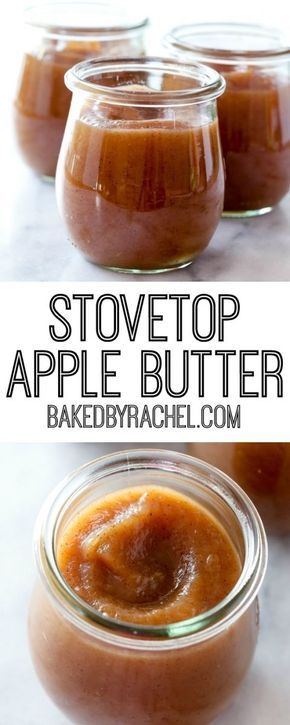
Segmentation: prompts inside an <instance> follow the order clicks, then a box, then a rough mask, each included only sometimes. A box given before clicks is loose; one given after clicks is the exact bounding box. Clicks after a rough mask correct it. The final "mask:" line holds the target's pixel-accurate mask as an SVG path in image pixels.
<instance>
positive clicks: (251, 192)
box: [165, 23, 290, 217]
mask: <svg viewBox="0 0 290 725" xmlns="http://www.w3.org/2000/svg"><path fill="white" fill-rule="evenodd" d="M165 45H166V47H167V48H169V49H170V51H171V52H172V54H173V55H174V56H177V57H178V58H179V59H180V60H186V61H187V62H188V61H189V60H190V58H191V59H192V62H196V61H199V62H203V63H207V64H208V65H210V66H211V67H212V68H215V69H216V70H218V71H219V73H221V74H222V75H223V77H224V78H225V80H226V91H225V93H224V95H223V96H222V97H221V98H220V99H219V101H218V117H219V124H220V134H221V142H222V150H223V154H224V159H225V168H226V184H225V202H224V216H232V217H235V216H237V217H243V216H257V215H260V214H265V213H267V212H269V211H271V209H272V208H273V207H274V206H275V205H276V204H278V202H279V201H281V199H283V197H284V196H285V195H286V194H287V192H288V191H289V188H290V48H289V47H285V46H284V45H283V43H282V39H281V34H279V32H278V31H275V30H272V29H267V28H264V27H260V26H256V25H248V24H236V23H230V24H222V23H213V24H212V23H210V24H207V23H206V24H198V25H184V26H180V27H177V28H175V29H174V30H173V31H172V32H171V33H170V34H169V35H168V36H167V37H166V38H165Z"/></svg>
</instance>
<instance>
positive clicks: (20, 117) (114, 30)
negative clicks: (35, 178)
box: [14, 1, 148, 179]
mask: <svg viewBox="0 0 290 725" xmlns="http://www.w3.org/2000/svg"><path fill="white" fill-rule="evenodd" d="M147 24H148V21H147V19H146V18H144V17H143V16H141V13H138V11H137V10H136V11H135V10H133V11H131V12H128V7H127V9H126V6H123V5H122V4H121V5H119V4H117V3H114V2H110V1H109V2H69V1H67V2H51V3H47V4H44V5H39V6H35V7H32V8H29V9H27V10H26V12H25V36H24V37H25V41H24V46H25V47H24V59H23V64H22V68H21V72H20V77H19V83H18V89H17V93H16V99H15V104H14V113H15V131H16V138H17V142H18V146H19V149H20V152H21V154H22V156H23V158H24V160H25V161H26V163H27V164H28V165H29V166H30V167H31V168H32V169H33V170H34V171H35V172H36V173H37V174H39V175H40V176H43V177H46V178H48V179H49V178H53V177H54V176H55V171H56V164H57V159H58V154H59V150H60V146H61V142H62V137H63V133H64V129H65V124H66V119H67V116H68V112H69V107H70V101H71V94H70V92H69V90H68V89H67V88H66V86H65V83H64V75H65V72H66V71H67V70H68V69H69V68H70V67H71V66H73V65H74V64H75V63H78V62H79V61H81V60H84V59H85V58H92V57H100V56H102V57H109V56H111V55H114V56H117V57H124V56H128V55H134V56H138V55H142V54H144V52H145V29H146V26H147Z"/></svg>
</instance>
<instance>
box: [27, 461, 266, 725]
mask: <svg viewBox="0 0 290 725" xmlns="http://www.w3.org/2000/svg"><path fill="white" fill-rule="evenodd" d="M35 551H36V559H37V564H38V570H39V574H40V578H39V581H38V584H37V586H36V588H35V592H34V594H33V597H32V602H31V607H30V614H29V636H30V644H31V651H32V656H33V661H34V664H35V667H36V670H37V673H38V675H39V677H40V680H41V682H42V683H43V685H44V687H45V689H46V690H47V692H48V693H49V695H50V696H51V697H52V699H53V700H54V702H55V703H56V704H57V705H58V706H59V707H60V708H61V710H63V712H64V713H65V714H66V716H68V717H69V718H70V719H71V720H72V722H76V723H79V725H116V724H117V723H118V725H148V724H149V723H150V725H164V723H167V725H177V723H178V725H208V723H209V722H210V721H211V720H212V719H213V718H215V717H216V716H217V715H218V713H219V712H220V711H222V709H223V708H224V707H225V706H226V705H227V703H228V702H229V701H230V700H231V698H232V697H233V694H234V692H235V691H236V689H237V688H238V686H239V685H240V683H241V681H242V679H243V678H244V676H245V674H246V672H247V670H248V668H249V665H250V663H251V660H252V656H253V653H254V650H255V646H256V639H257V632H258V608H257V594H258V590H259V588H260V585H261V582H262V580H263V576H264V572H265V566H266V558H267V555H266V551H267V547H266V541H265V535H264V531H263V527H262V525H261V522H260V519H259V518H258V517H257V514H256V511H255V509H254V507H253V505H252V504H251V502H250V501H249V500H248V498H247V497H246V496H245V495H244V494H243V492H242V491H240V490H239V489H238V487H236V486H235V485H234V484H232V483H231V482H229V481H228V480H227V478H226V477H225V476H224V475H223V474H221V473H219V472H215V471H214V470H209V469H208V467H207V466H206V464H202V463H201V462H200V461H196V460H195V459H192V458H190V457H189V456H183V455H182V454H180V453H172V452H167V451H164V450H160V451H156V450H154V451H143V450H142V451H126V452H123V453H116V454H113V455H111V456H106V457H104V458H101V459H98V460H97V461H92V462H91V463H90V464H88V465H87V466H84V467H82V468H80V469H79V470H78V471H76V472H75V473H74V474H72V475H71V476H70V477H68V479H67V480H66V482H65V483H64V485H63V486H61V487H58V488H57V489H56V491H55V494H52V496H50V497H49V499H48V501H47V503H46V505H45V506H44V508H43V510H42V512H41V514H40V518H39V521H38V524H37V531H36V549H35Z"/></svg>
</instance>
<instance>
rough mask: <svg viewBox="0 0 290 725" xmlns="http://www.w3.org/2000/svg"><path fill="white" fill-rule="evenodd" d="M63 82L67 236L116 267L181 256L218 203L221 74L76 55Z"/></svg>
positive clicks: (188, 257) (61, 186) (177, 263)
mask: <svg viewBox="0 0 290 725" xmlns="http://www.w3.org/2000/svg"><path fill="white" fill-rule="evenodd" d="M65 81H66V83H67V86H68V88H69V89H70V90H72V91H73V100H72V105H71V109H70V114H69V118H68V124H67V129H66V132H65V136H64V140H63V145H62V150H61V154H60V158H59V164H58V170H57V198H58V204H59V209H60V213H61V215H62V218H63V221H64V223H65V226H66V228H67V230H68V232H69V235H70V237H71V239H72V240H73V242H74V244H75V245H76V246H77V247H78V249H80V251H81V252H83V254H84V255H85V256H86V257H87V259H89V260H90V261H91V262H94V263H95V264H98V265H100V266H103V267H109V268H111V269H113V270H116V271H123V272H136V273H138V272H143V273H144V272H145V273H146V272H162V271H165V270H170V269H173V268H177V267H184V266H186V265H187V264H190V262H192V260H193V259H194V257H196V255H198V254H200V252H201V251H202V250H203V249H204V248H205V247H206V246H207V244H208V243H209V241H210V239H211V237H212V235H213V233H214V231H215V229H216V226H217V224H218V221H219V218H220V215H221V212H222V206H223V194H224V172H223V164H222V159H221V150H220V140H219V133H218V123H217V118H216V98H217V96H218V95H220V94H221V93H222V92H223V89H224V81H223V80H222V78H221V77H220V76H219V75H218V74H217V73H216V72H215V71H212V70H210V69H207V68H204V67H202V66H199V65H196V66H189V65H183V64H178V63H172V62H171V61H167V60H164V59H158V58H144V59H128V60H124V61H119V60H110V61H105V62H104V63H103V62H101V61H99V62H98V61H95V60H93V61H87V62H84V63H80V64H79V65H77V66H75V67H74V68H72V69H71V70H70V71H69V72H68V73H67V75H66V77H65Z"/></svg>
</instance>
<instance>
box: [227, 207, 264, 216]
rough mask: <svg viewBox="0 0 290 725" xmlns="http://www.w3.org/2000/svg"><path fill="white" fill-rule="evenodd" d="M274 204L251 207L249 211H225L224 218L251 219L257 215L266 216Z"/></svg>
mask: <svg viewBox="0 0 290 725" xmlns="http://www.w3.org/2000/svg"><path fill="white" fill-rule="evenodd" d="M272 209H273V207H272V206H265V207H264V208H263V209H250V210H249V211H223V213H222V218H223V219H250V218H251V217H255V216H264V214H269V213H270V211H272Z"/></svg>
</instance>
